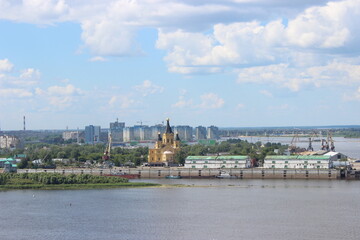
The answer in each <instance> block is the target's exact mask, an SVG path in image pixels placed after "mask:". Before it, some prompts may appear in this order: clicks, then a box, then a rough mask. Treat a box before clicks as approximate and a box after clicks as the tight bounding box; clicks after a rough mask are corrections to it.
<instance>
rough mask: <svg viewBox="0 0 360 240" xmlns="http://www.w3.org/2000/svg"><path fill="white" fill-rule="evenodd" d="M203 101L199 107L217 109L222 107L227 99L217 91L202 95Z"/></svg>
mask: <svg viewBox="0 0 360 240" xmlns="http://www.w3.org/2000/svg"><path fill="white" fill-rule="evenodd" d="M200 99H201V103H200V105H198V106H197V107H198V108H202V109H217V108H221V107H222V106H223V105H224V103H225V101H224V99H222V98H220V97H219V96H218V95H217V94H215V93H206V94H203V95H201V96H200Z"/></svg>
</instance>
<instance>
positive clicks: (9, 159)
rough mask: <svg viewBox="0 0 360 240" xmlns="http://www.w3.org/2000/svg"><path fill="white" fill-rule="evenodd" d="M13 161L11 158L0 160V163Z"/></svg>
mask: <svg viewBox="0 0 360 240" xmlns="http://www.w3.org/2000/svg"><path fill="white" fill-rule="evenodd" d="M8 161H15V159H13V158H6V159H0V162H8Z"/></svg>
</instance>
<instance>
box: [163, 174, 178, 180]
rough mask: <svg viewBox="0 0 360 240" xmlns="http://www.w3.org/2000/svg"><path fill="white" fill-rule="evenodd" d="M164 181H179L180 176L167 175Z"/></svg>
mask: <svg viewBox="0 0 360 240" xmlns="http://www.w3.org/2000/svg"><path fill="white" fill-rule="evenodd" d="M165 178H166V179H180V178H181V176H174V175H167V176H165Z"/></svg>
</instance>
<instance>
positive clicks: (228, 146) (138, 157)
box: [12, 139, 287, 168]
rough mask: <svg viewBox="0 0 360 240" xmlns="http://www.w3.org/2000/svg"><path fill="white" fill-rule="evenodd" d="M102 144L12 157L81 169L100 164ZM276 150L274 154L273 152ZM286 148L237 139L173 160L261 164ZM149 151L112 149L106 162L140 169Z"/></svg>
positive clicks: (34, 147)
mask: <svg viewBox="0 0 360 240" xmlns="http://www.w3.org/2000/svg"><path fill="white" fill-rule="evenodd" d="M104 148H105V145H104V144H97V145H77V144H69V145H50V144H45V143H37V144H29V145H27V146H26V148H25V149H23V150H19V149H17V150H15V151H14V152H13V153H12V154H26V156H27V157H26V159H23V160H22V161H21V162H20V163H19V164H18V167H19V168H36V167H45V168H47V167H55V164H54V162H53V159H69V161H70V163H68V164H67V165H72V166H81V165H83V164H84V162H86V161H88V160H89V161H90V162H91V163H95V162H96V163H102V162H103V159H102V156H103V154H104ZM275 149H277V152H275ZM285 149H287V145H281V144H280V143H266V144H264V145H263V144H262V143H261V142H256V143H249V142H248V141H244V140H240V139H229V140H227V141H223V142H221V143H216V144H215V145H211V146H207V145H201V144H195V145H186V144H182V146H181V150H180V151H179V152H178V153H177V154H176V155H175V160H176V161H177V162H178V163H180V164H184V162H185V158H186V157H187V156H196V155H199V156H205V155H217V154H222V153H226V154H230V155H246V156H250V157H251V158H252V159H254V160H257V161H259V162H260V164H261V163H262V161H263V159H264V158H265V156H267V155H274V154H283V153H284V151H285ZM148 153H149V149H148V148H147V147H138V148H132V149H129V148H122V147H118V148H113V149H112V150H111V157H110V162H113V163H114V165H115V166H124V165H125V166H126V165H127V166H140V165H141V164H142V163H144V162H147V160H148V159H147V158H148ZM37 159H41V160H42V164H41V165H40V166H39V165H36V164H33V163H32V161H33V160H37ZM56 165H57V166H61V165H64V163H61V162H56Z"/></svg>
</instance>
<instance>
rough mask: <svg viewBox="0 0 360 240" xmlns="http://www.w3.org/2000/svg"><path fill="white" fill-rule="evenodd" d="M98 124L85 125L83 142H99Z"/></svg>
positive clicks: (99, 130)
mask: <svg viewBox="0 0 360 240" xmlns="http://www.w3.org/2000/svg"><path fill="white" fill-rule="evenodd" d="M100 132H101V129H100V126H93V125H89V126H86V127H85V143H87V144H96V143H99V142H100Z"/></svg>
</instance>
